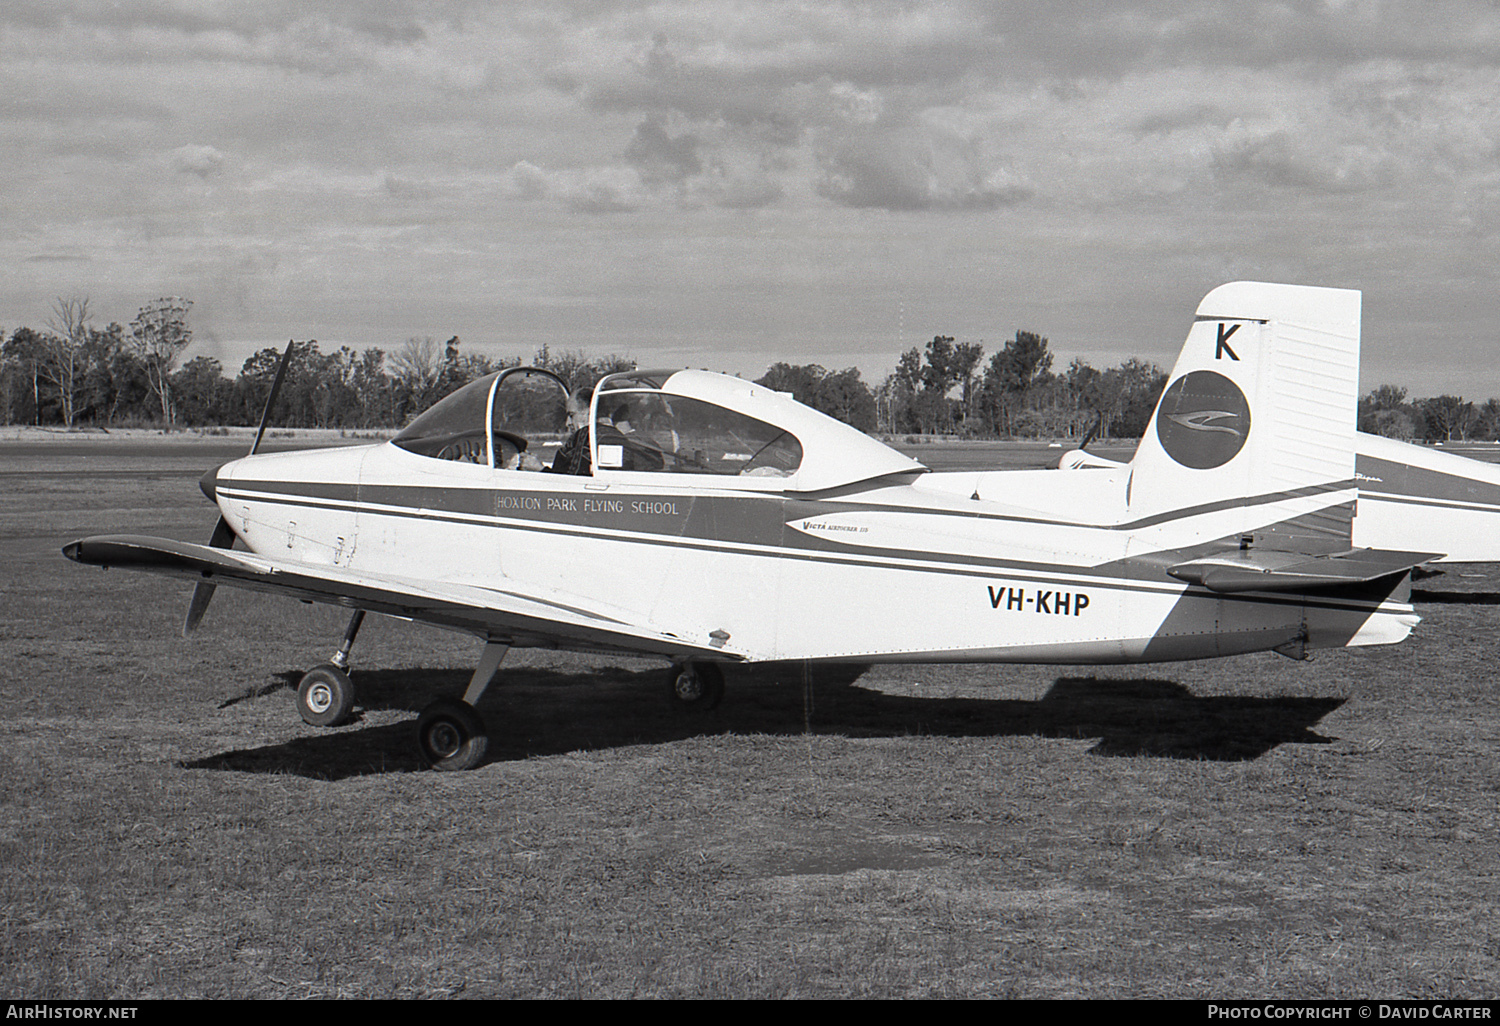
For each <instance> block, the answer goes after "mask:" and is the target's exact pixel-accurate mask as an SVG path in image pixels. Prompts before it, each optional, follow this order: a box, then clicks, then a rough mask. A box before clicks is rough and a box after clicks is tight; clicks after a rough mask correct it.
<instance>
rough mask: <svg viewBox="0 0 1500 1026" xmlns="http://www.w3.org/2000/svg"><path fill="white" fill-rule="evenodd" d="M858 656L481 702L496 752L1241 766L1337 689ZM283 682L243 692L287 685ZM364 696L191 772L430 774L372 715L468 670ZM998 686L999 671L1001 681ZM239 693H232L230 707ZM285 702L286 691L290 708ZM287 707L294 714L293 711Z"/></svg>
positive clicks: (545, 684)
mask: <svg viewBox="0 0 1500 1026" xmlns="http://www.w3.org/2000/svg"><path fill="white" fill-rule="evenodd" d="M863 671H864V668H863V667H840V666H818V667H813V668H812V669H811V670H810V671H809V673H808V676H807V677H804V674H803V668H802V667H801V666H800V665H794V666H787V665H785V664H781V665H776V664H772V665H765V666H755V667H738V668H733V669H731V671H730V677H729V689H728V692H727V695H726V698H725V700H724V703H723V705H721V706H720V707H719V708H718V709H715V710H712V711H709V712H702V711H694V710H685V709H683V708H681V707H679V706H677V705H676V704H674V703H673V702H672V701H671V699H670V698H669V697H668V696H667V684H666V681H667V677H666V674H665V673H664V671H662V670H660V669H657V670H642V671H631V670H622V669H613V668H606V669H600V670H596V671H591V672H586V673H559V672H556V671H551V670H545V669H520V668H518V669H514V670H511V671H508V672H507V673H506V674H505V675H504V677H503V679H502V682H501V686H498V687H495V688H493V689H491V691H490V692H489V694H488V695H487V696H486V699H485V700H484V701H483V702H481V703H480V706H479V710H480V712H481V714H482V715H483V716H484V718H485V721H486V722H487V723H488V724H489V727H490V731H491V735H490V745H489V751H488V754H487V757H486V760H485V761H486V762H506V761H512V760H520V759H525V758H529V757H533V756H543V755H558V754H562V753H565V752H572V751H578V750H580V749H600V748H614V747H622V746H627V745H641V744H661V743H665V742H671V741H680V740H685V739H687V738H692V737H699V736H703V735H706V734H709V735H711V734H738V735H746V734H772V735H782V736H793V735H799V734H803V733H811V734H820V735H827V736H839V737H863V738H873V737H909V736H932V737H952V738H973V737H1010V736H1024V737H1052V738H1076V739H1088V738H1098V739H1099V740H1098V742H1097V744H1095V745H1094V747H1093V748H1092V749H1090V752H1091V753H1092V754H1096V755H1104V756H1131V755H1148V756H1158V757H1164V758H1174V759H1194V760H1212V761H1227V762H1233V761H1243V760H1249V759H1254V758H1257V757H1259V756H1261V755H1264V754H1265V753H1266V752H1269V751H1270V750H1272V749H1273V748H1275V747H1277V746H1278V745H1282V744H1327V743H1330V742H1331V740H1333V739H1331V738H1328V737H1325V736H1323V735H1321V734H1319V733H1317V732H1316V730H1315V729H1314V728H1315V727H1316V725H1317V724H1318V723H1319V722H1320V721H1321V720H1322V719H1323V718H1324V717H1325V716H1327V715H1328V714H1329V713H1331V712H1332V711H1333V710H1335V709H1337V708H1338V707H1339V706H1340V705H1342V704H1343V702H1344V699H1342V698H1296V697H1286V696H1282V697H1272V698H1255V697H1237V696H1228V697H1217V696H1216V697H1199V696H1196V695H1194V694H1193V693H1192V692H1191V691H1189V690H1188V689H1187V688H1186V687H1184V686H1183V685H1181V684H1178V683H1176V682H1175V681H1170V680H1159V679H1144V680H1099V679H1096V678H1092V677H1059V678H1058V679H1057V680H1056V681H1054V683H1053V685H1052V687H1051V688H1049V689H1048V691H1047V692H1046V694H1044V695H1043V696H1042V697H1041V698H1039V699H1036V700H1019V699H974V698H921V697H906V696H899V695H890V694H885V693H882V692H878V691H873V690H869V689H867V688H861V687H856V686H854V682H855V681H856V680H857V679H858V677H859V676H860V674H862V673H863ZM281 676H282V677H283V679H284V681H285V684H276V685H271V686H268V687H264V688H261V689H259V690H257V691H256V692H253V693H252V694H250V695H248V696H246V698H243V699H238V700H236V701H245V700H253V699H255V698H261V697H274V698H275V699H276V700H278V701H280V700H282V699H284V698H287V697H289V696H286V695H285V694H284V693H283V688H287V689H295V687H296V685H297V679H298V677H299V674H297V673H295V672H288V673H285V674H282V675H281ZM354 680H355V684H356V686H357V687H358V689H359V695H360V700H359V703H358V704H357V706H356V713H355V720H354V722H353V723H351V724H349V725H347V726H344V727H341V728H336V729H331V730H328V731H321V732H319V733H318V734H316V735H314V736H305V737H300V738H297V739H295V740H292V741H287V742H284V743H281V744H275V745H267V746H265V747H261V748H251V749H242V750H238V751H230V752H223V753H221V754H218V755H213V756H209V757H207V758H203V759H197V760H193V761H190V762H183V763H181V765H182V766H184V767H185V768H190V769H218V770H233V771H238V772H263V773H293V774H297V775H302V776H308V777H315V778H321V779H342V778H345V777H353V776H364V775H368V774H373V773H391V772H407V771H412V770H419V769H425V768H426V764H425V763H424V762H423V761H422V759H421V757H420V756H419V755H418V754H417V753H416V752H415V751H413V750H412V745H411V736H412V733H413V731H414V730H415V729H416V728H415V723H414V722H413V721H411V720H405V721H402V722H400V723H393V724H385V725H380V726H373V725H368V724H366V722H365V721H366V717H367V716H368V714H369V713H373V712H377V711H392V710H410V711H412V712H416V711H417V710H419V709H420V708H421V707H422V706H423V705H425V704H426V703H427V702H428V701H430V700H431V699H432V698H433V697H434V696H436V695H452V696H457V695H460V694H462V693H463V690H464V687H465V685H466V684H467V682H468V674H467V673H465V672H463V671H461V670H422V669H407V670H375V671H358V670H357V671H355V674H354ZM1003 682H1004V677H1003V668H1001V669H1000V672H999V674H997V680H996V681H995V683H996V684H1001V683H1003ZM225 704H226V705H227V704H231V703H225ZM287 704H288V705H290V702H288V703H287ZM286 711H287V714H288V715H293V714H292V712H291V710H290V709H287V710H286Z"/></svg>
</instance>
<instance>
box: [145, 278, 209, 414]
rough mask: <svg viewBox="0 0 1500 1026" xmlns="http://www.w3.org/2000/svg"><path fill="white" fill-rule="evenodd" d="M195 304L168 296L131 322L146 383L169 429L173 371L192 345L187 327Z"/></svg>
mask: <svg viewBox="0 0 1500 1026" xmlns="http://www.w3.org/2000/svg"><path fill="white" fill-rule="evenodd" d="M192 305H193V304H192V301H191V300H187V299H179V298H177V297H175V296H167V297H163V298H161V299H154V300H152V301H151V302H149V303H147V304H146V305H145V306H143V307H141V312H140V313H139V314H137V315H136V318H135V320H133V321H131V322H130V338H131V341H132V343H133V344H134V345H135V349H136V352H137V354H139V356H140V358H141V362H142V363H144V364H145V365H146V380H147V382H148V384H149V385H150V387H151V394H152V395H154V396H156V397H157V398H158V399H159V400H160V401H161V417H162V420H163V421H165V422H166V423H167V424H168V425H169V426H170V425H171V424H172V422H173V413H172V371H173V370H175V369H176V367H177V360H178V358H179V357H180V356H181V355H182V351H183V350H184V349H186V348H187V347H188V344H189V343H191V342H192V341H193V332H192V329H190V328H189V327H188V325H187V315H188V309H189V308H190V307H192Z"/></svg>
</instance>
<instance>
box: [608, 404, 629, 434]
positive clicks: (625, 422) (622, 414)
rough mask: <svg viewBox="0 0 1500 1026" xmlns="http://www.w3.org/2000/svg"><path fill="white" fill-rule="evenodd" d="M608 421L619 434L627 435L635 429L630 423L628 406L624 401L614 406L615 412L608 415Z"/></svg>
mask: <svg viewBox="0 0 1500 1026" xmlns="http://www.w3.org/2000/svg"><path fill="white" fill-rule="evenodd" d="M609 421H610V423H611V424H613V425H614V426H615V427H616V428H617V429H618V430H619V431H620V433H621V434H625V435H628V434H630V432H632V431H634V430H635V429H634V428H633V427H631V425H630V406H629V405H628V404H626V403H621V404H620V405H619V406H616V407H615V412H613V413H611V414H610V415H609Z"/></svg>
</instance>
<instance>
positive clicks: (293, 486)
mask: <svg viewBox="0 0 1500 1026" xmlns="http://www.w3.org/2000/svg"><path fill="white" fill-rule="evenodd" d="M1129 476H1130V468H1129V467H1128V466H1125V467H1120V468H1113V469H1100V470H1085V471H1078V472H1073V473H1067V472H1060V471H1055V470H1043V471H999V472H992V473H977V474H976V473H954V474H950V473H933V472H929V471H924V470H921V469H918V470H913V471H910V472H898V473H893V474H890V475H885V476H882V477H879V478H876V479H872V480H868V481H864V482H859V483H856V484H851V485H845V486H841V487H836V488H831V489H825V490H821V491H811V492H791V491H787V490H785V489H783V488H780V487H778V485H779V483H780V482H778V481H777V480H776V479H775V478H753V477H738V478H726V479H724V480H718V479H714V478H706V477H703V476H697V475H675V474H663V473H652V472H646V471H638V470H626V469H613V470H608V471H605V470H596V471H595V472H594V474H592V475H585V476H572V475H563V474H554V473H548V472H543V471H537V470H519V469H516V470H506V469H499V468H492V467H489V466H485V465H478V464H470V463H463V462H455V461H453V460H450V459H433V458H430V457H428V456H424V455H419V454H416V453H413V452H409V451H406V450H405V449H403V448H401V447H399V446H396V445H392V444H381V445H375V446H368V447H361V448H351V449H332V450H327V449H325V450H315V451H309V452H303V453H288V454H274V455H265V456H255V457H250V458H246V459H243V460H239V461H236V462H235V463H232V464H228V465H226V466H225V467H223V468H221V469H220V471H219V473H218V476H217V479H216V489H215V491H216V496H215V497H216V501H217V502H218V504H219V506H220V508H221V510H222V512H223V513H224V515H225V517H226V518H227V519H228V521H229V523H230V525H231V526H232V527H233V528H234V530H235V532H236V534H238V535H239V537H240V538H241V539H242V540H243V541H244V543H245V544H246V545H247V546H248V547H249V548H250V549H251V550H253V551H255V552H257V553H261V554H263V555H267V556H272V557H277V558H283V559H290V560H293V561H296V562H299V563H305V564H310V565H313V566H320V565H321V566H336V567H343V568H347V569H350V570H354V571H359V572H362V573H368V574H374V575H380V576H382V577H385V578H391V579H398V580H407V581H443V582H451V583H455V584H464V585H472V586H476V587H480V588H484V587H501V586H505V585H511V586H514V587H517V588H520V589H523V590H528V591H544V592H546V593H548V594H552V595H558V596H564V597H565V596H576V597H578V599H579V600H580V601H586V602H588V603H590V605H591V607H594V608H597V607H604V608H607V609H611V610H614V611H617V612H618V615H619V616H620V617H621V618H622V619H625V620H628V621H629V622H636V623H646V624H651V625H654V626H656V627H658V628H661V629H663V630H667V631H674V630H676V631H683V632H693V633H695V634H696V635H697V636H712V637H714V638H717V639H719V643H720V644H721V645H722V647H723V649H724V651H725V652H726V655H734V656H736V657H741V658H747V659H752V660H771V659H809V660H837V661H858V662H903V661H905V662H937V661H982V662H1053V663H1072V662H1089V663H1110V662H1135V661H1162V660H1173V659H1192V658H1204V657H1211V656H1222V655H1230V654H1235V653H1240V652H1250V651H1258V650H1265V649H1270V648H1276V647H1279V646H1286V645H1289V644H1296V645H1297V646H1299V651H1300V649H1301V648H1302V647H1305V648H1319V647H1330V646H1343V645H1349V644H1364V643H1383V642H1389V641H1395V640H1400V638H1401V637H1404V636H1405V635H1406V633H1407V632H1408V631H1409V630H1410V627H1411V625H1412V624H1413V623H1414V622H1415V617H1413V616H1412V615H1411V608H1410V606H1408V605H1406V604H1405V603H1404V601H1402V596H1401V595H1399V594H1396V595H1393V594H1392V588H1391V587H1390V586H1384V587H1376V588H1370V589H1366V590H1365V591H1363V592H1361V593H1357V594H1356V593H1353V592H1350V591H1348V590H1345V591H1343V592H1340V593H1338V594H1285V593H1274V592H1267V593H1264V594H1260V593H1244V594H1236V595H1232V596H1231V595H1221V594H1216V593H1213V592H1209V591H1207V590H1205V589H1202V588H1197V587H1193V586H1189V585H1184V584H1183V583H1181V582H1179V581H1176V580H1173V579H1172V578H1170V577H1168V576H1167V575H1166V574H1165V573H1164V572H1163V570H1164V563H1163V560H1162V559H1153V554H1154V553H1162V552H1165V551H1168V550H1170V551H1171V552H1172V553H1173V555H1172V558H1173V559H1180V558H1181V556H1182V553H1183V552H1184V551H1191V550H1192V549H1193V547H1194V546H1207V545H1210V544H1211V543H1213V542H1214V540H1216V539H1222V538H1224V537H1226V536H1232V535H1234V534H1235V533H1236V532H1248V531H1254V530H1256V529H1258V528H1264V527H1266V526H1267V525H1275V524H1277V523H1280V522H1284V521H1286V520H1288V519H1289V518H1294V517H1296V516H1297V515H1299V513H1303V512H1308V511H1312V510H1315V509H1316V508H1318V507H1319V506H1320V505H1323V504H1326V502H1327V501H1328V499H1327V497H1326V496H1319V495H1314V496H1301V497H1298V496H1292V497H1288V496H1268V497H1266V498H1265V500H1264V501H1261V502H1258V503H1257V502H1249V503H1246V504H1237V505H1235V506H1233V507H1225V506H1224V505H1223V504H1209V505H1207V506H1206V507H1204V508H1194V507H1191V506H1189V507H1186V508H1183V509H1180V510H1176V511H1174V512H1172V513H1171V514H1170V515H1163V514H1159V513H1158V514H1152V515H1146V516H1142V515H1139V513H1138V512H1133V511H1132V509H1131V507H1130V504H1129V501H1128V498H1127V494H1128V488H1129ZM521 643H525V642H524V640H523V641H522V642H521Z"/></svg>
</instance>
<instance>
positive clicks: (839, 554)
mask: <svg viewBox="0 0 1500 1026" xmlns="http://www.w3.org/2000/svg"><path fill="white" fill-rule="evenodd" d="M293 484H295V487H296V491H295V492H287V491H278V490H275V489H277V488H281V489H284V488H286V487H287V486H288V482H243V483H242V482H235V483H234V484H233V486H229V485H223V486H220V488H219V489H218V494H219V495H220V496H221V497H223V498H226V499H231V500H238V501H247V502H265V503H274V504H277V505H285V506H294V507H299V508H314V509H325V510H334V511H339V512H345V513H349V514H351V515H359V516H392V517H401V518H406V519H414V520H424V521H429V522H435V523H452V524H462V525H465V526H478V527H493V528H496V529H503V530H512V531H515V530H521V531H536V532H542V533H547V534H552V535H563V536H574V537H579V538H588V539H592V540H610V539H611V537H612V536H611V535H609V534H605V533H602V532H605V531H611V532H614V531H619V532H625V533H628V534H629V535H630V536H631V539H630V540H631V541H632V542H634V543H637V544H654V545H664V546H668V547H673V548H686V549H694V550H697V551H704V552H717V553H737V554H742V555H753V556H762V557H776V558H783V559H796V560H804V561H812V562H820V563H832V564H837V565H843V566H860V567H871V568H876V569H893V570H916V571H920V572H924V573H939V574H948V575H955V576H962V577H969V578H984V579H986V580H994V579H997V578H1003V580H1004V582H1005V583H1007V584H1009V583H1016V584H1037V585H1051V586H1054V587H1070V588H1075V589H1077V588H1088V587H1099V588H1110V589H1116V590H1121V591H1126V592H1136V593H1156V594H1165V595H1177V594H1182V595H1183V596H1184V598H1190V597H1198V598H1203V599H1211V600H1215V601H1218V600H1224V601H1245V602H1260V603H1269V604H1275V605H1287V604H1291V605H1301V604H1304V602H1306V604H1308V605H1315V606H1319V607H1326V608H1338V609H1363V610H1366V611H1372V610H1373V606H1372V605H1369V604H1368V600H1365V601H1360V600H1358V599H1356V600H1354V601H1353V603H1352V604H1351V602H1350V601H1349V596H1342V597H1336V596H1332V595H1328V596H1326V597H1323V598H1320V599H1317V600H1314V601H1307V597H1306V596H1305V595H1303V594H1302V593H1297V594H1296V595H1291V594H1288V595H1280V594H1274V593H1260V594H1255V593H1242V594H1239V595H1236V596H1234V598H1233V599H1232V600H1230V599H1226V598H1225V597H1224V596H1221V595H1218V594H1217V593H1214V592H1210V591H1208V590H1206V589H1200V588H1196V587H1194V588H1188V589H1187V590H1186V591H1185V592H1184V590H1183V587H1182V585H1180V584H1177V583H1175V582H1166V581H1163V580H1162V579H1161V578H1162V574H1163V570H1162V566H1161V565H1160V563H1159V562H1145V561H1134V560H1118V561H1113V562H1111V563H1108V564H1105V565H1102V566H1086V565H1081V564H1058V563H1037V562H1032V561H1023V560H1014V559H1001V558H995V557H982V556H967V555H959V554H955V553H947V552H919V551H912V550H902V549H888V548H875V547H869V546H859V545H851V544H848V543H845V542H841V541H837V540H830V539H828V538H825V537H822V536H817V535H809V534H805V533H804V532H801V531H796V530H792V529H788V528H787V527H786V526H785V525H786V523H787V522H788V521H793V520H799V519H811V518H814V517H819V516H828V515H830V514H834V513H841V512H851V511H853V512H868V511H873V512H895V513H902V512H906V513H920V514H927V515H940V516H941V515H954V516H962V517H968V516H972V514H969V513H966V512H958V513H951V514H950V512H949V511H946V510H941V509H928V508H923V507H897V506H881V505H856V504H852V503H840V502H831V503H819V502H808V501H805V500H800V499H785V498H783V497H782V496H779V495H765V494H759V495H753V496H737V495H735V496H727V495H718V496H702V495H699V496H684V495H676V496H660V495H657V496H645V495H641V494H636V495H621V494H616V495H615V496H606V497H602V498H601V497H597V496H586V495H580V494H578V493H576V492H572V493H561V492H526V493H524V495H523V494H522V493H518V492H507V491H499V490H496V489H492V488H482V487H476V488H451V487H441V488H440V487H430V488H419V487H412V486H359V487H357V488H356V486H354V485H333V484H321V483H313V484H308V483H302V482H296V483H293ZM251 489H254V490H253V491H252V490H251ZM1326 490H1330V489H1318V490H1313V492H1312V493H1313V494H1316V492H1317V491H1326ZM355 494H358V495H359V496H360V500H359V501H349V499H350V497H352V496H353V495H355ZM375 496H379V498H375ZM512 499H514V500H517V501H515V502H513V503H508V501H507V500H512ZM398 500H399V501H398ZM522 500H524V501H522ZM549 501H550V502H555V503H557V504H558V505H557V506H555V507H549ZM585 502H587V503H589V504H590V505H589V506H588V507H585V506H584V503H585ZM569 503H572V504H574V505H573V507H572V508H567V507H568V504H569ZM595 503H598V504H599V507H595V506H594V505H593V504H595ZM830 507H831V508H830ZM1202 508H1209V507H1200V509H1202ZM1211 508H1212V509H1218V508H1221V505H1220V504H1213V506H1212V507H1211ZM796 510H801V511H803V512H802V513H801V515H800V516H795V517H794V516H791V515H790V514H791V513H792V512H793V511H796ZM560 517H563V519H560ZM568 517H571V519H568ZM987 518H988V519H995V520H1012V521H1014V520H1015V519H1017V518H1011V517H1005V516H1003V515H1001V516H997V515H989V516H988V517H987ZM1059 526H1063V525H1059ZM1066 526H1083V525H1072V524H1069V525H1066ZM1213 547H1214V546H1213V545H1212V544H1210V545H1205V546H1203V548H1204V549H1205V551H1207V550H1209V549H1211V548H1213ZM1183 551H1184V553H1186V552H1187V551H1188V550H1183ZM1183 558H1187V557H1186V556H1184V557H1183ZM1079 578H1082V580H1080V579H1079ZM1376 604H1378V603H1376Z"/></svg>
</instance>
